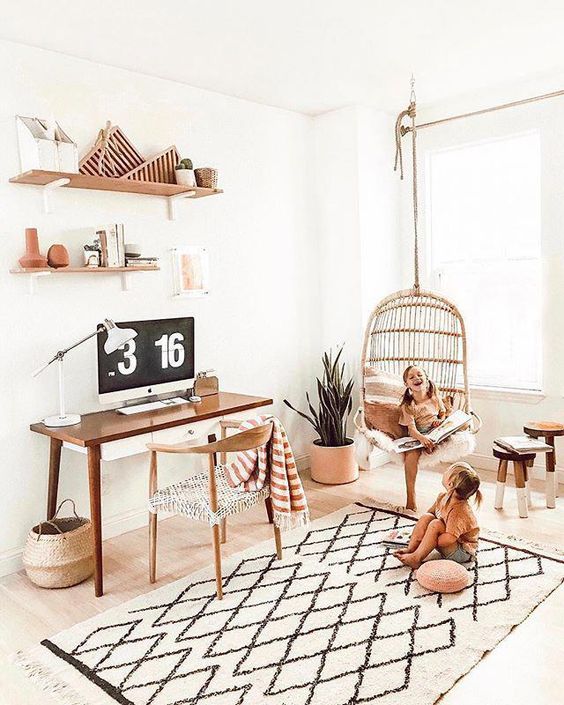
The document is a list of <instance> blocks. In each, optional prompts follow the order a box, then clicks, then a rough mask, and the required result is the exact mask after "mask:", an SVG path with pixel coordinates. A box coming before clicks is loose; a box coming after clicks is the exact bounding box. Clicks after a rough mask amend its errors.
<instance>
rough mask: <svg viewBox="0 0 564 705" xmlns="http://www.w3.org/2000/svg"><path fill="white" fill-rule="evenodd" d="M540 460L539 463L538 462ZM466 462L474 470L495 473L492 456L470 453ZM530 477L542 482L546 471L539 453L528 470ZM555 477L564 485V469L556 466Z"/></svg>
mask: <svg viewBox="0 0 564 705" xmlns="http://www.w3.org/2000/svg"><path fill="white" fill-rule="evenodd" d="M539 459H540V462H539ZM468 460H469V462H470V464H471V465H473V466H474V467H476V468H481V469H482V470H491V471H493V472H497V464H498V460H497V459H496V458H494V457H493V455H483V454H482V453H472V455H469V456H468ZM529 473H530V477H532V478H533V479H534V480H544V479H545V476H546V469H545V464H544V453H539V454H538V455H537V460H536V461H535V464H534V465H533V467H532V468H529ZM556 476H557V478H558V484H564V467H562V466H556Z"/></svg>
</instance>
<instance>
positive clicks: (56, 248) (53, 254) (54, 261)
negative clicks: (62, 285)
mask: <svg viewBox="0 0 564 705" xmlns="http://www.w3.org/2000/svg"><path fill="white" fill-rule="evenodd" d="M47 262H48V263H49V266H50V267H54V268H55V269H59V268H60V267H68V266H69V253H68V251H67V248H66V247H65V246H64V245H51V247H50V248H49V251H48V252H47Z"/></svg>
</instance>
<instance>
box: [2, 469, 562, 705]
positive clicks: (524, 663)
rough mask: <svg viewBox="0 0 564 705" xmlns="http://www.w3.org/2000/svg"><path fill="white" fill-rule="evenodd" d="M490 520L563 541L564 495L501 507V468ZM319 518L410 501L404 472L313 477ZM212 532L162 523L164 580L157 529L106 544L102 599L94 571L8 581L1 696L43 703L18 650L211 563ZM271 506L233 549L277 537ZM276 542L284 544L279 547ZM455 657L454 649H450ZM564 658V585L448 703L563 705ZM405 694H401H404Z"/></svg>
mask: <svg viewBox="0 0 564 705" xmlns="http://www.w3.org/2000/svg"><path fill="white" fill-rule="evenodd" d="M482 475H483V478H484V482H483V485H482V489H483V490H484V504H483V507H482V509H481V511H480V523H481V525H482V526H483V527H487V528H491V529H497V530H499V531H503V532H504V533H507V534H516V535H519V536H522V537H523V538H527V539H530V540H532V541H535V542H539V543H545V544H549V545H553V546H558V547H560V548H562V547H563V544H564V541H563V536H564V497H561V498H560V499H558V500H557V508H556V509H546V507H545V504H544V496H543V495H542V494H541V491H542V489H543V486H542V485H541V484H540V483H539V484H538V485H533V508H532V510H531V511H530V516H529V518H528V519H519V518H518V516H517V506H516V501H515V497H514V492H513V491H512V487H509V486H508V488H507V491H506V506H505V509H504V510H503V511H502V512H499V511H496V510H494V509H493V494H494V488H495V484H494V482H493V480H494V478H493V475H491V474H490V473H483V474H482ZM304 481H305V485H306V491H307V496H308V500H309V503H310V509H311V513H312V517H313V518H318V517H320V516H323V515H324V514H328V513H329V512H332V511H335V510H336V509H339V508H340V507H343V506H345V505H347V504H350V502H352V501H355V500H357V499H362V498H367V497H372V498H374V499H379V500H382V501H387V502H392V503H394V504H402V503H403V499H404V494H403V486H402V471H401V470H399V469H398V468H397V467H393V466H384V467H383V468H378V469H377V470H374V471H371V472H367V473H361V477H360V479H359V480H358V481H357V482H355V483H352V484H350V485H342V486H339V487H329V486H323V485H319V484H316V483H314V482H312V481H311V480H310V478H309V475H308V474H307V473H306V474H305V477H304ZM439 489H440V475H439V474H438V473H437V472H434V471H422V472H421V473H420V476H419V479H418V493H419V497H418V499H419V507H420V509H422V510H424V509H425V508H426V507H428V506H429V505H430V504H431V503H432V501H433V500H434V498H435V496H436V494H437V492H438V491H439ZM563 494H564V493H563ZM209 534H210V532H209V529H208V528H207V527H206V526H205V525H203V524H202V525H200V524H197V523H195V522H188V521H186V520H184V519H182V518H180V517H173V518H170V519H167V520H165V521H162V522H160V523H159V557H158V582H157V583H156V585H155V586H154V587H153V586H151V585H149V583H148V578H147V572H148V568H147V531H146V530H138V531H132V532H130V533H128V534H124V535H122V536H118V537H116V538H114V539H111V540H108V541H106V542H105V543H104V554H105V569H106V574H105V589H106V595H104V597H102V598H95V597H94V594H93V587H92V582H91V580H89V581H87V582H86V583H84V584H82V585H78V586H75V587H73V588H69V589H66V590H41V589H40V588H36V587H34V586H33V585H31V583H29V581H28V580H27V578H26V577H25V575H23V574H20V573H17V574H14V575H10V576H7V577H5V578H2V579H1V580H0V686H1V687H0V705H31V704H32V703H36V702H39V700H37V698H36V697H34V696H33V693H35V691H33V690H32V689H31V687H30V685H29V683H28V682H27V681H26V679H25V678H23V677H22V676H21V675H20V674H19V672H17V671H16V670H15V669H14V668H13V667H12V666H11V665H8V663H7V656H8V655H9V654H11V653H13V652H14V651H16V650H17V649H25V648H28V647H31V646H33V645H35V644H37V642H38V641H39V640H41V639H43V638H45V637H49V636H51V635H53V634H55V633H57V632H59V631H61V630H62V629H66V628H68V627H70V626H72V625H73V624H76V623H77V622H80V621H82V620H85V619H87V618H88V617H91V616H93V615H95V614H96V613H98V612H103V611H104V610H107V609H109V608H110V607H113V606H115V605H118V604H120V603H122V602H125V601H126V600H130V599H131V598H133V597H135V596H137V595H140V594H143V593H146V592H148V591H150V590H151V589H154V588H158V587H160V586H162V585H164V584H165V583H168V582H171V581H173V580H176V579H178V578H181V577H184V576H185V575H187V574H188V573H191V572H192V571H195V570H197V569H199V568H201V567H203V566H205V565H208V564H211V562H212V553H211V546H210V535H209ZM271 538H272V532H271V527H270V525H269V524H267V523H266V516H265V513H264V508H263V507H256V508H255V509H253V510H252V511H250V512H247V513H246V514H244V515H240V516H239V517H234V518H233V519H231V520H230V523H229V533H228V542H227V544H225V545H224V546H223V551H224V554H225V555H228V554H231V553H235V552H237V551H241V550H243V549H244V548H247V547H248V546H251V545H253V544H254V543H255V542H257V541H261V540H264V539H271ZM273 550H274V547H273ZM446 658H448V656H447V657H446ZM563 664H564V588H562V587H560V588H559V589H558V590H556V591H555V592H554V593H552V595H550V596H549V597H548V598H547V599H546V600H545V601H544V602H543V603H542V604H541V605H539V607H538V608H537V609H536V610H535V611H534V612H533V614H532V615H531V616H530V617H529V618H528V619H527V620H525V622H524V623H523V624H521V625H519V626H518V627H516V628H515V629H514V630H513V631H512V632H511V634H509V636H508V637H507V638H506V639H505V640H504V641H502V642H501V643H500V644H499V645H498V646H497V647H496V648H495V650H494V651H493V652H491V653H490V654H488V655H486V657H485V658H484V659H482V661H481V662H480V663H479V664H478V665H477V666H476V667H475V668H474V669H472V671H470V673H468V674H467V675H466V676H464V677H463V678H462V679H461V680H460V681H458V683H457V684H456V685H455V686H454V687H453V688H452V690H450V691H449V692H448V693H447V694H445V695H444V696H443V698H442V699H441V700H440V702H441V703H442V704H443V705H475V704H476V703H484V705H490V704H493V703H495V704H496V705H521V704H522V705H531V703H534V705H553V704H554V703H557V702H562V700H561V697H562V678H561V669H562V667H563ZM400 702H401V699H398V703H400Z"/></svg>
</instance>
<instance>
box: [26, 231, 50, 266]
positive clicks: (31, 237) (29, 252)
mask: <svg viewBox="0 0 564 705" xmlns="http://www.w3.org/2000/svg"><path fill="white" fill-rule="evenodd" d="M19 263H20V267H23V268H24V269H28V268H31V269H34V268H38V267H46V266H47V257H44V256H43V255H41V254H39V238H38V237H37V228H26V229H25V255H24V256H23V257H20V259H19Z"/></svg>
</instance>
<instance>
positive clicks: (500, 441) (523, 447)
mask: <svg viewBox="0 0 564 705" xmlns="http://www.w3.org/2000/svg"><path fill="white" fill-rule="evenodd" d="M494 443H495V445H496V446H499V447H500V448H501V449H502V450H508V451H509V452H510V453H520V454H527V453H552V450H553V448H552V446H549V445H548V443H544V441H540V440H538V439H537V438H531V436H502V437H501V438H496V439H495V441H494Z"/></svg>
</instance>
